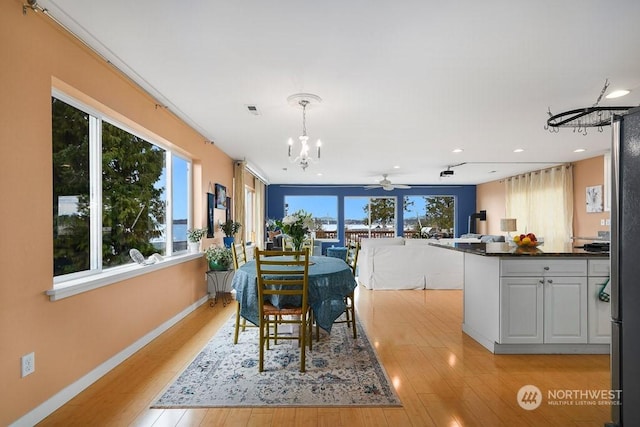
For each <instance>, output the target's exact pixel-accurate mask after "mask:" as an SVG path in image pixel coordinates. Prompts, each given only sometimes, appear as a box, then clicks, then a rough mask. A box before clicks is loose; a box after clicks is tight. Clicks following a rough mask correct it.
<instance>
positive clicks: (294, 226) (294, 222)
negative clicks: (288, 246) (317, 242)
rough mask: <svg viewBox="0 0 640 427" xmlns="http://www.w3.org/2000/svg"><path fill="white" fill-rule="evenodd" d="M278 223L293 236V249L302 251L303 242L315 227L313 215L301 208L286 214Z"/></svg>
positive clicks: (288, 234) (281, 228) (287, 233)
mask: <svg viewBox="0 0 640 427" xmlns="http://www.w3.org/2000/svg"><path fill="white" fill-rule="evenodd" d="M276 225H277V226H278V227H279V228H280V230H282V232H283V233H284V234H286V235H287V236H289V237H290V238H291V242H292V243H293V250H294V251H300V250H301V249H302V243H303V242H304V239H305V238H306V237H307V234H309V231H310V230H311V229H312V228H313V226H314V223H313V217H312V215H311V214H310V213H308V212H306V211H304V210H302V209H301V210H299V211H296V212H294V213H293V214H291V215H287V216H285V217H284V218H282V220H276Z"/></svg>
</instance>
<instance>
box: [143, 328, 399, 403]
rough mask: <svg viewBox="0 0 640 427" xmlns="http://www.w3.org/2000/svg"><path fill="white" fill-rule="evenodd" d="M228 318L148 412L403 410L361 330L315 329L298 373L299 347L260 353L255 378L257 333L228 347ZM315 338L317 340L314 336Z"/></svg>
mask: <svg viewBox="0 0 640 427" xmlns="http://www.w3.org/2000/svg"><path fill="white" fill-rule="evenodd" d="M234 319H235V316H232V317H231V318H230V319H229V321H227V322H226V323H225V325H224V326H223V327H222V328H221V330H220V331H219V332H218V333H217V334H216V335H215V336H214V337H213V339H212V340H211V341H209V343H208V344H207V345H206V347H205V348H204V349H203V350H202V351H201V352H200V353H199V354H198V355H197V356H196V358H195V359H194V360H193V362H191V364H190V365H189V366H188V367H187V369H186V370H185V371H184V372H182V373H181V374H180V375H179V376H178V378H177V379H176V380H175V381H174V382H173V383H172V384H171V385H170V386H169V387H168V388H167V389H166V390H165V391H164V392H163V393H162V394H161V395H160V398H159V399H157V400H156V402H155V403H154V404H153V406H152V408H213V407H259V406H270V407H274V406H280V407H286V406H318V407H320V406H401V402H400V399H399V398H398V397H397V395H396V393H395V390H394V389H393V387H391V385H390V382H389V379H388V378H387V375H386V373H385V371H384V369H383V368H382V366H381V365H380V363H379V361H378V358H377V356H376V354H375V351H374V349H373V347H372V346H371V344H370V343H369V340H368V339H367V336H366V335H365V333H364V330H363V328H362V327H361V325H360V324H359V323H357V327H358V338H357V339H355V340H354V339H353V335H352V331H351V329H350V328H347V325H346V324H338V325H334V327H333V328H332V330H331V334H327V333H325V332H324V331H322V330H321V334H320V341H315V339H314V342H313V350H311V351H309V350H308V348H307V356H306V357H307V360H306V369H307V372H305V373H301V372H300V371H299V369H300V352H299V349H298V347H297V341H295V340H290V341H282V340H281V341H279V342H278V344H277V345H273V344H272V345H271V348H270V350H266V351H265V362H264V368H265V371H264V372H261V373H260V372H258V328H247V330H246V331H245V332H240V338H239V339H238V344H236V345H234V344H233V332H234ZM314 335H315V334H314Z"/></svg>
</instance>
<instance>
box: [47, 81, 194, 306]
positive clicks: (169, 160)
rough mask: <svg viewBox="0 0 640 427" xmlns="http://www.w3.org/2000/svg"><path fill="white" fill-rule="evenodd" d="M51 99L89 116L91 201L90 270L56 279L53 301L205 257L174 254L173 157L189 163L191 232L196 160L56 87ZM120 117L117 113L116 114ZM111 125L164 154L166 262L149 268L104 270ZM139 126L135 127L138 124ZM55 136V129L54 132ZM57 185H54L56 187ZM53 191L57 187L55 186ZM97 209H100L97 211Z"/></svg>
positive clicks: (135, 266) (131, 266)
mask: <svg viewBox="0 0 640 427" xmlns="http://www.w3.org/2000/svg"><path fill="white" fill-rule="evenodd" d="M51 97H52V98H56V99H58V100H60V101H62V102H64V103H66V104H68V105H70V106H71V107H73V108H76V109H78V110H80V111H82V112H83V113H85V114H87V115H88V116H89V129H88V132H89V135H88V136H89V153H88V154H89V176H90V179H89V199H90V220H89V235H90V243H89V247H90V261H89V269H88V270H83V271H77V272H73V273H68V274H62V275H59V276H53V272H52V278H53V289H51V290H49V291H47V295H49V297H50V299H51V300H52V301H55V300H57V299H61V298H66V297H68V296H71V295H76V294H78V293H82V292H86V291H88V290H91V289H95V288H97V287H101V286H105V285H108V284H111V283H116V282H119V281H121V280H124V279H127V278H130V277H135V276H137V275H139V274H146V273H148V272H150V271H154V270H157V269H162V268H166V267H170V266H171V265H175V264H177V263H181V262H185V261H190V260H192V259H196V258H199V257H201V256H202V254H189V253H188V252H187V250H186V249H185V250H180V251H174V250H173V243H174V242H173V228H172V227H173V213H174V212H173V195H174V194H175V189H174V188H173V184H174V182H173V160H174V159H173V156H177V157H179V158H180V159H182V160H184V161H185V162H186V163H187V178H186V181H187V182H186V188H185V191H186V192H187V229H189V228H191V227H192V218H193V195H192V194H191V193H192V190H193V184H192V181H193V159H192V158H190V157H188V156H186V155H185V154H184V153H181V152H178V151H176V150H173V149H171V147H169V146H168V145H167V144H166V143H163V142H162V141H161V140H158V138H157V137H154V136H153V135H152V134H150V133H147V132H145V131H144V130H143V129H142V127H140V129H135V128H134V127H132V126H130V125H127V124H126V123H123V122H122V121H121V120H118V119H117V118H115V117H113V116H112V115H109V114H108V113H106V112H104V111H101V110H100V109H98V108H96V107H93V106H91V105H88V104H87V103H85V102H82V101H80V100H78V99H77V98H75V97H73V96H71V95H69V94H68V93H66V92H64V91H62V90H60V89H58V88H55V87H52V90H51ZM115 114H116V115H117V113H115ZM103 121H104V122H107V123H109V124H110V125H112V126H115V127H118V128H120V129H121V130H123V131H125V132H128V133H130V134H132V135H134V136H136V137H138V138H141V139H143V140H145V141H146V142H148V143H150V144H152V145H154V146H157V147H158V148H160V149H162V150H163V151H164V165H165V166H164V169H165V171H164V173H165V174H166V177H165V200H166V206H165V221H164V245H165V255H163V258H164V261H163V262H161V263H157V264H152V265H148V266H141V265H139V264H136V263H127V264H124V265H118V266H113V267H107V268H103V266H102V208H101V206H102V196H103V195H102V185H101V176H102V122H103ZM134 125H135V123H134ZM52 132H53V129H52ZM52 185H53V184H52ZM52 191H53V186H52ZM97 207H100V209H99V210H97Z"/></svg>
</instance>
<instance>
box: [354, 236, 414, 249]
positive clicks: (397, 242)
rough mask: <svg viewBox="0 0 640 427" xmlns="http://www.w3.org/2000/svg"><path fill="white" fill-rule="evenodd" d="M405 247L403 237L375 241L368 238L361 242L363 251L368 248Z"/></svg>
mask: <svg viewBox="0 0 640 427" xmlns="http://www.w3.org/2000/svg"><path fill="white" fill-rule="evenodd" d="M403 245H404V238H402V237H390V238H386V239H385V238H383V239H373V238H368V237H365V238H364V239H361V240H360V247H361V248H362V249H366V248H376V247H378V246H403Z"/></svg>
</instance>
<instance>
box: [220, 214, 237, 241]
mask: <svg viewBox="0 0 640 427" xmlns="http://www.w3.org/2000/svg"><path fill="white" fill-rule="evenodd" d="M240 227H242V224H240V223H239V222H236V221H234V220H232V219H229V220H227V221H225V222H223V223H221V224H220V230H222V232H223V233H224V235H225V236H226V237H224V238H223V239H222V240H223V241H224V245H225V246H226V247H227V248H230V247H231V245H233V241H234V238H233V236H235V234H236V233H237V232H238V231H239V230H240Z"/></svg>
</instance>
